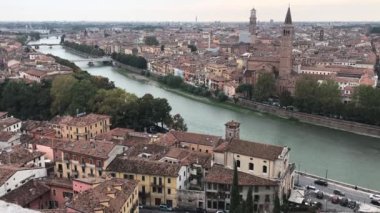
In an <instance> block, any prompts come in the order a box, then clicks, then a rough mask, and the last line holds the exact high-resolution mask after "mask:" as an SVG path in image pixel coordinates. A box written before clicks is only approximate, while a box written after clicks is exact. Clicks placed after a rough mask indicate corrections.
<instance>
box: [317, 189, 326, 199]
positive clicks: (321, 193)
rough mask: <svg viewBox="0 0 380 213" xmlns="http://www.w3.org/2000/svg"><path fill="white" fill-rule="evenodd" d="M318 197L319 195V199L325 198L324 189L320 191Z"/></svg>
mask: <svg viewBox="0 0 380 213" xmlns="http://www.w3.org/2000/svg"><path fill="white" fill-rule="evenodd" d="M316 197H317V198H318V199H323V197H324V194H323V192H322V191H318V192H317V195H316Z"/></svg>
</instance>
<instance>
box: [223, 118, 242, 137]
mask: <svg viewBox="0 0 380 213" xmlns="http://www.w3.org/2000/svg"><path fill="white" fill-rule="evenodd" d="M225 126H226V136H225V137H226V140H227V141H230V140H231V139H240V123H239V122H236V121H234V120H232V121H229V122H227V123H226V124H225Z"/></svg>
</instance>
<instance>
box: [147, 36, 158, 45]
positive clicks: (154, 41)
mask: <svg viewBox="0 0 380 213" xmlns="http://www.w3.org/2000/svg"><path fill="white" fill-rule="evenodd" d="M144 43H145V44H146V45H148V46H157V45H159V44H160V43H159V42H158V40H157V38H156V37H155V36H146V37H145V38H144Z"/></svg>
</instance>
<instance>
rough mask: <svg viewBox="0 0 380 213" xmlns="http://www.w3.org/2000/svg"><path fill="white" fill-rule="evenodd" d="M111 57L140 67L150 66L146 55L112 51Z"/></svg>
mask: <svg viewBox="0 0 380 213" xmlns="http://www.w3.org/2000/svg"><path fill="white" fill-rule="evenodd" d="M111 58H112V59H113V60H115V61H118V62H120V63H122V64H125V65H128V66H132V67H136V68H139V69H146V68H147V67H148V62H147V60H146V59H145V58H144V57H141V56H136V55H129V54H128V55H127V54H123V53H115V52H114V53H112V55H111Z"/></svg>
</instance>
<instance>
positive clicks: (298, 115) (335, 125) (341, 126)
mask: <svg viewBox="0 0 380 213" xmlns="http://www.w3.org/2000/svg"><path fill="white" fill-rule="evenodd" d="M118 72H120V73H121V74H124V73H125V72H127V73H130V75H131V74H132V73H133V74H132V75H135V76H139V77H138V78H139V79H140V80H141V79H144V80H145V81H151V82H155V83H156V85H158V86H160V87H161V88H163V89H165V90H167V91H170V92H173V93H176V94H178V95H181V96H183V97H186V98H190V99H192V100H195V101H201V102H203V103H208V104H215V105H218V106H220V107H223V108H226V109H232V110H234V109H235V108H236V107H241V108H244V109H249V110H253V111H257V112H261V113H266V114H269V115H272V116H277V117H280V118H284V119H290V120H296V121H299V122H303V123H308V124H311V125H317V126H323V127H327V128H331V129H336V130H340V131H346V132H350V133H355V134H359V135H365V136H369V137H375V138H380V127H379V126H373V125H367V124H362V123H357V122H351V121H345V120H341V119H335V118H329V117H325V116H319V115H312V114H307V113H302V112H294V111H289V110H285V109H282V108H280V107H276V106H271V105H267V104H262V103H258V102H253V101H249V100H245V99H239V101H237V102H236V103H235V102H234V101H232V100H229V101H227V102H218V101H217V100H216V99H214V98H206V97H202V96H197V95H193V94H190V93H188V92H185V91H182V90H180V89H173V88H170V87H168V86H166V85H164V84H161V83H159V82H158V81H157V77H153V78H152V77H146V76H143V75H141V70H138V69H137V68H134V69H131V68H129V67H124V69H118Z"/></svg>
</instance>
